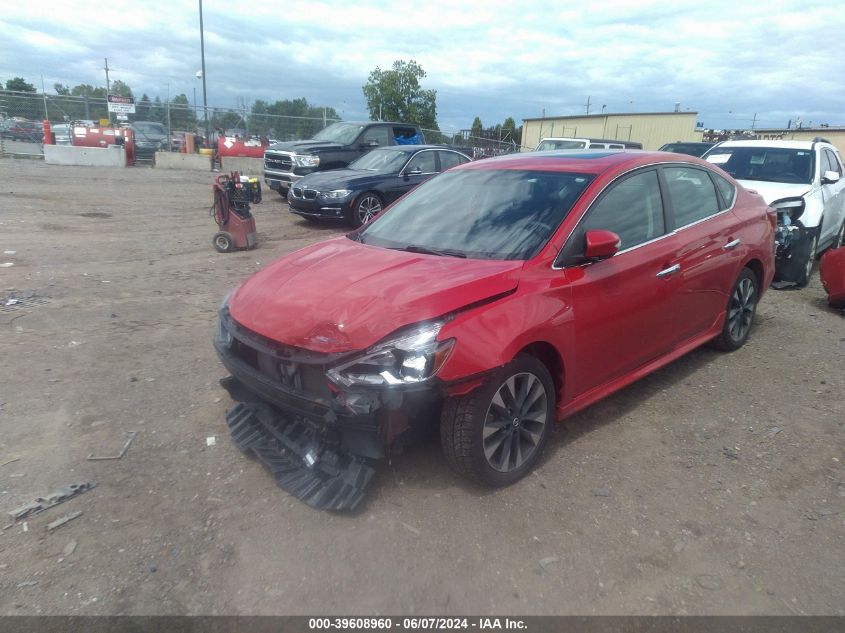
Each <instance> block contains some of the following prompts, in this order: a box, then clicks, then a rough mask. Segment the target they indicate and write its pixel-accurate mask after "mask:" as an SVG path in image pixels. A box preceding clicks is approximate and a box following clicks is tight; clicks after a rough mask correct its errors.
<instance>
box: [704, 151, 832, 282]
mask: <svg viewBox="0 0 845 633" xmlns="http://www.w3.org/2000/svg"><path fill="white" fill-rule="evenodd" d="M703 158H704V159H705V160H707V161H710V162H711V163H713V164H714V165H718V166H719V167H721V168H722V169H724V170H725V171H726V172H728V173H729V174H730V175H731V176H733V177H734V178H735V179H737V180H738V181H739V182H740V184H741V185H742V186H744V187H745V188H746V189H750V190H753V191H756V192H757V193H759V194H760V195H761V196H763V198H764V199H765V201H766V204H768V205H769V206H770V207H772V208H774V209H775V211H777V217H778V227H777V236H776V248H777V252H776V263H775V265H776V271H775V281H780V282H787V283H794V284H797V285H798V286H806V285H807V283H808V282H809V280H810V275H811V274H812V272H813V264H814V262H815V259H816V256H817V255H819V254H820V253H821V252H822V251H823V250H825V249H826V248H837V247H839V246H842V244H843V240H844V239H845V179H843V173H845V172H843V166H842V159H841V158H840V156H839V152H838V151H837V149H836V148H835V147H834V146H833V145H831V144H830V143H829V142H827V141H826V140H824V139H822V138H819V137H817V138H816V139H815V140H813V141H757V140H752V141H725V142H723V143H719V144H718V145H716V146H714V147H713V148H711V149H710V150H709V151H708V152H707V153H706V154H705V155H704V156H703Z"/></svg>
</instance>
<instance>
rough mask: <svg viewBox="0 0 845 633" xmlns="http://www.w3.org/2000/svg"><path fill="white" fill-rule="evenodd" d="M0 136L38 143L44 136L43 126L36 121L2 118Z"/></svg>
mask: <svg viewBox="0 0 845 633" xmlns="http://www.w3.org/2000/svg"><path fill="white" fill-rule="evenodd" d="M0 136H3V137H4V138H8V139H11V140H13V141H27V142H30V143H40V142H42V140H43V138H44V127H43V125H42V124H41V123H39V122H38V121H24V120H18V119H4V120H3V121H0Z"/></svg>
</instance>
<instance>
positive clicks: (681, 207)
mask: <svg viewBox="0 0 845 633" xmlns="http://www.w3.org/2000/svg"><path fill="white" fill-rule="evenodd" d="M663 175H664V177H665V178H666V187H667V193H668V195H669V202H670V204H671V206H672V210H673V211H674V218H675V227H677V228H680V227H683V226H687V225H688V224H692V223H693V222H698V221H699V220H703V219H704V218H708V217H710V216H711V215H715V214H716V213H718V212H719V210H720V209H719V201H718V198H717V197H716V188H715V187H714V186H713V181H711V180H710V177H709V176H708V174H707V172H705V171H703V170H701V169H697V168H695V167H665V168H663Z"/></svg>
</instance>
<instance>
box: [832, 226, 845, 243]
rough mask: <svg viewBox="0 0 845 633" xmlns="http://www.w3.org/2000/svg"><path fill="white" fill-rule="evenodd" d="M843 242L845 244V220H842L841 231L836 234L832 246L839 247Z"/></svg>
mask: <svg viewBox="0 0 845 633" xmlns="http://www.w3.org/2000/svg"><path fill="white" fill-rule="evenodd" d="M843 244H845V220H843V221H842V226H840V227H839V233H837V234H836V239H835V240H833V245H832V246H831V247H830V248H831V249H834V248H839V247H840V246H842V245H843Z"/></svg>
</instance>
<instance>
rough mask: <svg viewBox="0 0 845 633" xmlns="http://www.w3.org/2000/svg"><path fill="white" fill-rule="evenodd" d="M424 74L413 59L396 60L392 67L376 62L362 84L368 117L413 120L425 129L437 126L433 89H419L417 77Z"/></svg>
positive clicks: (418, 78) (403, 120)
mask: <svg viewBox="0 0 845 633" xmlns="http://www.w3.org/2000/svg"><path fill="white" fill-rule="evenodd" d="M425 76H426V74H425V71H424V70H423V68H422V66H420V65H419V64H418V63H417V62H415V61H414V60H411V61H409V62H406V61H405V60H401V59H399V60H396V61H395V62H393V68H391V69H390V70H382V69H381V68H379V67H378V66H376V68H375V70H373V71H372V72H371V73H370V77H369V79H368V80H367V83H366V84H365V85H364V86H363V90H364V96H365V97H366V99H367V108H368V109H369V111H370V118H371V119H379V118H381V119H382V120H387V121H402V122H407V123H417V124H419V126H420V127H423V128H426V129H429V130H439V129H440V128H439V127H438V126H437V91H436V90H423V89H422V87H421V86H420V80H421V79H424V78H425Z"/></svg>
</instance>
